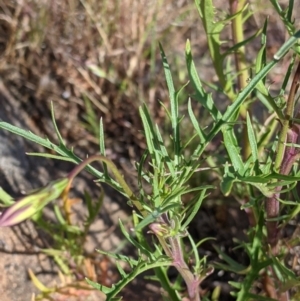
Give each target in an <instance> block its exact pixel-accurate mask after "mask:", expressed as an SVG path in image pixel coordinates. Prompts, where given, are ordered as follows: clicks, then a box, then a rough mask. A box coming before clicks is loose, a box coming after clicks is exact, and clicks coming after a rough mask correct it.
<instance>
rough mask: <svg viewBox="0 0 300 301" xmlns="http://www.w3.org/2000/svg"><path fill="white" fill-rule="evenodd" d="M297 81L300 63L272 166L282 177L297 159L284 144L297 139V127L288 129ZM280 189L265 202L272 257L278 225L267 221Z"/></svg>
mask: <svg viewBox="0 0 300 301" xmlns="http://www.w3.org/2000/svg"><path fill="white" fill-rule="evenodd" d="M299 81H300V63H298V67H297V70H296V73H295V75H294V78H293V82H292V85H291V90H290V93H289V97H288V100H287V107H286V112H285V119H284V120H282V129H281V132H280V135H279V141H278V146H277V155H276V159H275V164H274V170H275V172H279V173H280V174H283V175H288V174H289V173H290V171H291V168H292V166H293V164H294V162H295V160H296V159H297V158H298V156H297V155H296V153H295V149H294V147H287V146H286V143H297V140H298V137H299V126H297V125H295V124H294V125H293V126H292V127H290V122H291V120H292V119H293V115H294V106H295V94H296V93H297V90H298V87H299ZM281 189H282V188H281V186H278V187H277V188H276V191H275V193H274V194H273V196H272V197H270V198H268V199H267V200H266V214H267V235H268V242H269V243H270V245H271V248H272V250H273V254H274V255H276V253H277V248H276V245H277V242H278V234H279V231H278V223H277V221H274V220H273V221H270V220H269V221H268V219H276V218H277V217H278V216H279V210H280V206H279V200H278V199H279V198H280V191H281Z"/></svg>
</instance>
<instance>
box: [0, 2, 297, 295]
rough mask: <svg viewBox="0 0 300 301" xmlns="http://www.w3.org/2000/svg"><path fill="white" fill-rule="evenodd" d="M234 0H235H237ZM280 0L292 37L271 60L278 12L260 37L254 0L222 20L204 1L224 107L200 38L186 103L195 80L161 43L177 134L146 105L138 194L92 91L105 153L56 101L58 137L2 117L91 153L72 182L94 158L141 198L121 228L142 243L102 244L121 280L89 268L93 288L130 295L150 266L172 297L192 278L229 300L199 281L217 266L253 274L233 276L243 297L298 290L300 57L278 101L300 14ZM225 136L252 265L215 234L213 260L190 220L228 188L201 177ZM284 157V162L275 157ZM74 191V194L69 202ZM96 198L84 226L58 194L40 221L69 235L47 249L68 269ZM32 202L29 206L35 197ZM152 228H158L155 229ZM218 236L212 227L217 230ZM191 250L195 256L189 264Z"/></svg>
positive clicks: (106, 174)
mask: <svg viewBox="0 0 300 301" xmlns="http://www.w3.org/2000/svg"><path fill="white" fill-rule="evenodd" d="M229 2H230V5H233V4H232V3H233V2H232V1H229ZM271 2H272V4H273V6H274V8H275V10H276V12H277V13H278V14H279V15H280V16H281V18H282V22H283V24H284V25H285V27H286V29H287V32H288V33H289V34H290V38H289V39H288V40H287V41H286V42H285V43H284V44H283V45H282V46H281V47H280V49H279V50H278V51H277V52H276V53H275V55H274V56H273V58H272V59H270V60H269V62H268V59H267V53H266V51H267V50H266V38H267V28H268V22H267V21H265V23H264V27H263V28H262V29H261V30H258V31H257V32H256V33H255V34H254V35H253V36H251V37H250V38H247V39H246V38H244V37H243V34H242V29H243V26H244V24H245V22H246V20H247V19H248V18H249V17H250V16H251V15H252V12H251V11H250V9H249V6H248V5H246V4H245V3H244V2H243V1H240V4H241V3H242V4H243V5H242V7H239V9H237V10H236V11H235V12H233V13H232V14H231V15H230V16H227V17H225V18H224V19H221V18H217V17H218V15H217V14H216V12H215V9H214V6H213V1H212V0H203V1H200V0H196V1H195V3H196V9H197V10H198V12H199V16H200V19H201V21H202V23H203V27H204V30H205V33H206V37H207V43H208V48H209V52H210V55H211V59H212V62H213V66H214V69H215V72H216V75H217V77H218V81H219V85H220V86H219V89H220V90H221V92H222V94H223V95H224V96H226V97H227V99H228V100H229V101H230V102H231V103H230V105H229V106H227V108H226V109H225V110H223V111H221V110H220V109H218V102H217V99H215V98H214V97H213V96H212V95H213V94H212V93H211V92H210V91H209V90H208V89H205V87H204V84H203V82H202V81H201V78H200V77H199V75H198V70H197V68H196V64H195V61H194V59H193V56H192V49H191V45H190V42H189V41H187V43H186V48H185V57H186V67H187V74H188V76H189V80H190V83H191V85H190V86H192V89H193V94H192V95H191V98H190V99H189V100H188V101H187V100H186V99H184V102H180V99H181V97H182V94H181V92H182V91H183V90H184V89H185V86H184V87H179V88H176V87H175V85H174V80H173V74H172V72H171V66H170V65H169V63H168V60H167V55H166V54H165V52H164V50H163V47H162V45H159V48H160V53H161V59H162V64H163V69H164V73H165V79H166V84H167V89H168V92H169V106H167V105H166V104H164V109H165V112H166V116H167V121H168V122H169V124H170V127H171V132H170V133H169V137H167V135H166V134H165V133H163V131H162V129H161V127H160V125H158V124H156V123H155V122H154V121H153V118H152V117H151V112H149V110H148V107H147V105H146V104H143V105H142V106H141V107H140V111H139V113H140V116H141V120H142V124H143V133H144V136H145V140H146V144H147V150H146V151H145V154H144V156H143V157H142V158H141V159H140V161H139V164H137V179H136V182H137V184H138V185H137V186H138V188H139V191H138V193H136V194H135V193H134V192H133V191H132V189H131V188H130V187H129V185H128V184H127V182H126V180H125V179H124V178H123V176H122V175H121V173H120V171H119V170H118V169H117V167H116V166H115V165H114V163H113V162H112V161H111V160H110V159H108V158H107V157H106V155H105V143H104V128H103V123H102V120H101V121H100V125H99V129H98V128H96V126H97V120H96V116H95V115H94V114H93V111H92V106H91V103H90V102H89V101H88V100H86V106H87V111H89V112H90V113H89V115H88V116H86V121H87V124H88V126H90V127H91V129H92V131H93V132H94V134H95V135H97V138H99V150H100V153H101V155H95V156H92V157H90V158H88V159H86V160H83V161H82V160H80V158H78V157H77V156H76V155H75V154H74V152H73V150H70V149H68V148H67V146H66V144H65V143H64V141H63V138H62V137H61V135H60V133H59V130H58V128H57V126H56V124H55V118H54V111H53V110H52V116H53V122H54V125H55V130H56V134H57V137H58V141H59V144H58V145H56V144H55V143H53V142H51V141H49V140H48V139H42V138H40V137H38V136H36V135H34V134H33V133H30V132H27V131H25V130H23V129H19V128H17V127H15V126H12V125H10V124H7V123H5V122H0V128H2V129H5V130H8V131H10V132H11V133H14V134H17V135H20V136H23V137H24V138H26V139H28V140H31V141H33V142H35V143H38V144H40V145H43V146H44V147H45V148H48V149H50V150H52V151H55V152H56V153H57V154H58V155H55V156H54V155H49V154H32V155H42V156H44V157H47V158H54V159H60V160H66V161H71V162H73V163H75V164H79V165H78V166H77V167H76V168H75V169H74V170H73V171H72V172H71V173H70V174H69V175H68V176H67V177H66V179H67V180H68V181H70V182H71V181H72V180H73V178H74V177H75V176H76V175H77V174H78V173H79V172H80V171H81V170H82V169H83V168H86V169H87V170H88V171H89V172H90V173H92V174H93V175H94V176H95V177H96V178H97V180H98V181H100V182H103V183H106V184H109V185H110V186H112V187H113V188H114V189H115V190H116V191H118V192H119V193H121V194H122V195H124V196H125V197H126V199H127V201H128V202H129V204H130V205H131V206H133V207H134V211H133V213H132V221H133V225H134V229H132V230H128V229H126V227H125V226H124V225H123V224H122V222H121V221H120V223H119V227H120V229H121V231H122V233H123V235H124V237H125V239H126V240H127V241H128V242H129V243H130V244H131V245H132V246H133V247H134V248H135V249H136V251H137V252H136V255H135V256H136V258H132V257H129V256H125V255H120V254H113V253H110V252H104V251H101V250H99V252H100V253H102V254H105V255H106V256H109V257H111V258H114V259H115V260H116V267H117V270H118V272H119V275H120V280H119V281H118V282H117V283H116V284H114V285H112V286H111V287H107V286H105V285H102V284H101V283H96V282H93V281H91V280H89V279H87V282H88V283H89V284H90V285H91V286H92V287H93V288H95V289H97V290H100V291H102V292H103V293H104V294H106V297H107V299H106V300H107V301H112V300H120V298H121V297H120V296H121V295H122V289H123V288H124V287H125V286H126V285H128V283H130V282H131V281H133V280H134V279H135V278H136V277H137V276H138V275H139V274H142V273H144V272H145V271H149V270H150V271H152V273H153V277H152V279H155V280H157V281H159V283H160V285H161V286H162V288H163V289H164V291H165V292H164V295H165V299H166V300H173V301H179V300H182V298H183V293H182V292H183V291H184V289H185V288H186V290H187V297H188V299H189V300H190V301H200V300H219V297H220V292H219V290H218V288H216V289H215V290H214V291H213V292H212V294H211V295H209V294H206V295H205V296H200V292H199V285H201V284H202V282H203V280H204V279H205V278H207V277H208V276H209V275H210V274H212V273H213V271H214V269H221V270H224V271H230V272H233V273H234V274H236V275H239V276H240V277H242V278H238V279H242V281H232V282H231V283H230V284H231V286H232V292H231V293H232V295H234V296H235V297H236V300H238V301H247V300H274V298H275V297H276V298H277V299H276V300H286V299H284V298H285V297H284V296H287V294H288V290H289V289H290V288H291V283H297V281H299V279H298V278H297V277H296V276H295V274H294V272H293V271H292V270H291V269H289V268H287V267H286V266H285V264H284V255H285V253H286V250H285V249H284V248H283V247H282V246H281V245H280V239H281V238H280V236H279V229H280V228H282V227H284V226H285V225H286V223H287V222H288V221H290V220H291V219H293V218H294V217H295V215H296V214H297V213H298V212H299V210H300V209H299V202H298V201H293V200H290V199H289V198H292V197H293V196H294V195H295V185H296V183H297V181H299V179H300V177H299V172H298V170H297V166H296V165H295V163H296V162H297V160H298V159H299V158H300V155H299V154H300V153H299V149H298V145H297V142H299V139H300V137H299V126H298V124H297V122H298V120H299V116H298V115H299V114H298V113H297V114H294V105H295V95H296V92H297V89H298V86H299V79H300V67H298V69H297V70H296V72H295V76H294V78H293V81H292V87H291V91H290V93H289V97H288V100H287V104H286V106H285V105H284V104H282V103H281V102H278V99H279V98H280V97H282V96H283V91H285V89H286V87H287V83H288V80H289V77H290V76H291V74H292V70H293V68H294V65H295V62H296V56H297V54H298V53H299V44H298V39H299V37H300V31H296V28H295V27H294V23H293V22H292V17H291V16H292V10H293V1H290V4H289V7H288V8H287V9H286V10H285V11H284V10H282V8H281V6H280V5H279V3H278V2H277V1H275V0H274V1H271ZM232 8H233V7H232ZM230 22H231V23H232V26H233V27H232V30H233V32H234V45H232V46H231V47H230V48H229V50H227V51H223V48H222V47H221V46H222V41H221V33H222V30H223V29H224V28H225V27H226V26H227V25H228V24H229V23H230ZM258 36H260V37H261V48H260V50H259V51H258V53H257V56H256V58H254V61H253V62H252V63H251V64H248V65H247V64H246V61H245V52H244V51H245V49H244V48H245V47H246V46H247V45H248V44H249V43H250V42H251V41H252V40H253V39H254V38H255V37H258ZM289 51H291V52H293V54H292V56H291V58H290V64H289V67H288V71H287V75H286V77H285V78H284V81H283V83H282V86H281V88H280V92H279V95H276V96H272V95H271V94H270V92H269V89H268V87H267V86H266V80H265V78H266V76H267V75H268V74H269V73H270V72H271V70H272V69H273V68H274V67H275V66H276V65H277V64H278V63H279V61H280V60H281V59H282V58H283V57H284V56H285V55H286V54H287V53H288V52H289ZM232 55H233V56H234V57H235V61H236V62H237V63H236V66H235V67H234V66H233V65H232V64H231V63H230V60H229V56H232ZM226 60H227V61H226ZM239 63H241V64H242V65H243V67H241V66H242V65H241V64H239ZM224 66H225V68H224ZM253 66H255V74H254V75H253V77H252V78H251V80H250V81H248V82H245V80H244V79H245V76H246V75H247V73H248V71H249V69H250V68H251V67H253ZM94 70H96V69H94ZM99 76H100V75H99ZM235 80H236V81H237V82H238V85H237V86H238V89H237V91H236V90H235V89H234V83H235ZM254 95H255V96H256V97H257V98H258V99H259V100H260V101H261V103H262V104H263V105H264V106H265V108H266V110H267V112H268V114H270V116H273V119H274V120H273V121H272V122H270V123H266V124H260V123H259V122H258V121H255V122H254V117H252V115H255V112H252V111H251V107H250V106H249V103H251V102H252V101H253V96H254ZM179 103H181V105H186V106H187V112H188V117H185V116H184V115H181V113H180V110H179ZM193 103H198V104H200V105H201V107H202V109H204V110H206V111H207V112H208V113H209V114H210V116H211V121H210V123H209V124H207V126H206V127H205V128H204V127H203V126H202V125H201V124H200V122H199V120H198V119H197V118H198V117H197V116H198V114H196V112H195V111H194V110H193V106H192V104H193ZM276 119H278V120H280V122H281V124H282V129H281V130H280V132H279V134H278V136H279V138H277V137H276V136H275V135H274V132H275V130H276ZM187 120H188V122H190V124H191V127H192V128H193V133H190V134H189V136H187V135H186V133H185V132H184V131H185V128H184V124H185V123H184V121H187ZM136 130H139V129H136ZM268 131H269V132H268ZM266 133H267V134H266ZM270 133H271V134H270ZM217 135H221V137H222V142H223V144H222V151H223V153H225V152H226V153H227V155H226V156H223V161H222V162H221V163H222V166H214V167H217V168H218V174H219V176H220V183H219V185H220V188H221V192H222V193H223V194H224V195H225V196H230V197H231V198H233V199H234V198H235V199H236V200H238V201H239V202H240V205H241V208H242V209H245V210H246V211H247V213H248V216H249V220H251V223H250V228H249V230H248V240H247V241H239V242H238V247H239V248H240V249H243V251H244V252H245V254H247V256H248V259H249V264H248V265H247V266H246V265H244V264H241V263H240V262H238V260H236V259H233V258H231V257H230V256H228V255H227V254H226V252H225V251H224V250H222V249H221V248H220V247H219V246H218V245H215V250H216V252H217V253H218V254H219V255H220V257H221V259H222V262H218V263H214V262H210V260H209V258H206V257H203V258H201V257H200V256H199V254H198V250H197V247H198V245H199V244H200V243H201V242H199V243H197V242H196V241H194V239H193V237H192V236H191V235H190V233H189V228H188V226H189V225H190V224H191V222H192V221H193V219H194V218H195V216H196V214H197V212H198V211H199V210H200V209H201V206H202V205H203V203H204V202H205V199H206V198H208V196H209V193H210V192H211V191H212V189H217V188H218V187H214V186H212V185H206V184H205V183H203V184H202V185H200V186H197V187H191V186H190V180H191V178H192V177H194V176H195V175H196V174H197V173H198V171H199V170H200V171H201V167H202V165H201V164H202V163H203V161H205V160H203V153H204V152H205V151H206V149H207V147H208V146H209V145H210V144H212V143H213V139H214V138H216V136H217ZM192 142H193V143H192ZM170 145H171V147H170ZM266 145H271V147H270V149H271V151H270V152H264V151H263V150H264V149H263V148H264V147H265V146H266ZM244 150H246V151H244ZM219 153H221V150H219V152H217V153H216V154H212V155H211V157H212V158H213V160H214V159H215V158H217V156H218V154H219ZM274 157H275V165H273V164H272V162H273V161H274ZM95 160H99V161H101V162H102V163H103V171H99V170H96V169H95V168H92V167H91V166H90V165H89V164H90V163H91V162H92V161H95ZM213 160H212V161H213ZM207 161H208V159H207ZM216 161H217V160H216ZM208 164H209V162H208ZM110 173H112V175H113V176H111V174H110ZM54 183H56V182H54ZM68 183H69V182H68ZM145 186H148V187H149V186H150V187H151V193H146V189H145ZM50 187H53V185H52V186H50ZM45 189H46V192H47V193H48V194H49V193H50V194H51V197H49V195H48V194H47V201H46V202H43V203H42V205H41V206H38V210H41V207H43V206H45V205H46V203H48V202H50V201H53V200H54V199H55V198H57V197H58V196H59V195H61V196H62V197H66V191H63V192H61V191H59V193H58V191H57V190H55V191H50V192H49V186H48V189H47V188H44V189H42V190H41V191H42V192H45ZM36 197H37V193H36V192H35V194H34V193H33V194H30V195H29V196H27V197H26V198H27V199H30V200H32V199H36ZM220 198H221V196H220ZM186 199H188V202H186ZM67 200H68V199H67V198H65V201H67ZM241 200H242V201H241ZM3 202H4V203H5V204H6V205H9V199H8V198H7V196H5V195H4V196H3ZM86 203H87V210H88V217H87V219H86V221H85V228H84V230H81V229H80V228H78V227H75V226H74V225H72V224H71V223H70V222H69V220H68V210H67V209H66V210H65V212H61V211H60V209H59V208H58V207H57V206H56V205H55V206H54V211H55V215H56V219H57V221H58V225H51V224H47V223H46V222H43V220H42V219H40V218H38V217H37V218H36V221H37V224H38V225H39V226H40V227H42V228H44V229H45V230H46V231H48V232H49V233H51V232H55V231H56V232H57V233H58V235H53V237H54V239H55V240H56V242H57V246H58V247H57V249H56V250H54V249H51V250H45V252H46V253H47V254H49V255H51V256H53V257H54V258H55V260H56V262H57V263H58V265H59V266H60V268H61V270H62V271H64V273H66V274H67V273H69V272H70V271H69V268H68V263H67V261H66V260H63V255H62V254H63V253H62V251H64V250H67V249H68V250H71V251H70V252H71V253H72V256H73V257H76V258H80V256H82V249H80V248H79V249H78V248H76V246H77V245H78V241H80V240H84V237H85V236H86V235H87V231H88V228H89V226H90V225H91V224H92V223H93V221H94V220H95V219H96V218H97V213H98V211H99V210H101V205H102V198H101V200H99V201H98V202H97V203H95V204H93V202H92V200H91V199H90V197H89V196H88V195H86ZM15 204H17V203H15ZM15 204H13V205H12V206H11V207H10V208H11V210H13V209H14V206H15ZM25 205H26V206H27V205H28V203H26V204H25ZM280 206H281V208H282V209H284V214H282V212H283V211H280V210H279V209H280ZM3 216H5V215H3ZM26 217H27V216H26ZM28 217H29V216H28ZM145 229H147V230H148V232H146V231H144V230H145ZM62 233H63V234H64V235H62ZM149 235H152V236H153V240H151V241H150V240H149V239H147V236H149ZM186 238H188V240H189V250H188V249H186V248H185V247H184V244H183V240H184V239H186ZM208 239H209V238H206V240H208ZM74 244H75V245H74ZM189 261H190V262H192V264H188V263H189ZM120 262H125V263H126V265H127V267H128V270H129V271H128V270H125V269H124V268H123V267H121V264H120ZM171 266H173V267H175V269H176V270H177V273H178V279H179V280H177V281H176V282H175V283H172V282H171V281H170V279H169V278H168V269H169V268H170V267H171ZM262 278H264V279H265V280H266V281H268V283H269V285H268V286H269V287H266V285H265V286H264V285H262V286H261V290H260V291H259V290H257V289H256V282H257V281H259V280H262ZM274 296H275V297H274Z"/></svg>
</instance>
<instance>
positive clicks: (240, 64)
mask: <svg viewBox="0 0 300 301" xmlns="http://www.w3.org/2000/svg"><path fill="white" fill-rule="evenodd" d="M245 2H246V1H245V0H229V5H230V13H231V14H232V15H234V14H237V13H238V12H241V11H242V9H243V8H244V7H245ZM231 31H232V40H233V44H234V45H236V44H238V43H241V42H243V41H244V40H245V37H244V31H243V14H242V13H238V14H237V15H236V17H235V18H234V19H233V20H232V22H231ZM234 60H235V68H236V73H237V75H238V89H239V91H241V90H243V89H244V88H245V87H246V86H247V80H248V78H249V74H248V68H247V64H246V55H245V47H244V46H241V47H240V48H239V49H238V50H237V51H236V52H235V53H234ZM240 114H241V117H242V119H243V120H245V119H246V114H247V107H246V106H245V105H243V106H241V108H240ZM250 154H251V147H250V143H249V139H248V134H247V125H244V128H243V157H244V159H245V160H246V159H248V157H249V156H250Z"/></svg>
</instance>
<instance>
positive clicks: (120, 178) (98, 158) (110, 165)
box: [68, 155, 148, 217]
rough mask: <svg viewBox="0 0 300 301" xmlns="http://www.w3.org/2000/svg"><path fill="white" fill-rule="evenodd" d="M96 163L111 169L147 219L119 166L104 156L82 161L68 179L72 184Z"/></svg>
mask: <svg viewBox="0 0 300 301" xmlns="http://www.w3.org/2000/svg"><path fill="white" fill-rule="evenodd" d="M94 161H100V162H104V163H106V164H107V166H108V167H109V168H110V170H111V172H112V173H113V175H114V176H115V178H116V180H117V181H118V183H119V184H120V186H121V187H122V188H123V190H124V192H125V193H126V195H127V196H128V198H129V199H130V201H131V202H132V204H133V205H134V206H135V207H136V208H137V210H138V211H139V212H140V213H141V214H142V215H143V217H146V216H147V215H148V213H147V211H146V210H144V208H143V206H142V205H141V203H140V201H139V200H138V199H137V197H136V196H135V194H134V193H133V192H132V190H131V189H130V187H129V186H128V185H127V183H126V181H125V180H124V178H123V176H122V175H121V173H120V172H119V170H118V168H117V166H116V165H115V164H114V163H113V162H112V161H111V160H110V159H108V158H106V157H104V156H102V155H93V156H91V157H89V158H87V159H85V160H84V161H82V162H81V163H80V164H78V165H77V166H76V167H75V168H74V169H73V170H72V171H71V172H70V173H69V175H68V178H69V180H70V183H71V182H72V181H73V179H74V178H75V177H76V176H77V175H78V174H79V173H80V172H81V171H82V170H83V169H84V168H85V167H86V166H87V165H88V164H90V163H91V162H94Z"/></svg>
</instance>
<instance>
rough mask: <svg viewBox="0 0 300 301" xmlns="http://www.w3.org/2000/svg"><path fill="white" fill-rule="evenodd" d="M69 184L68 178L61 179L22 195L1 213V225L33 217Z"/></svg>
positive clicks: (13, 223) (11, 224) (6, 225)
mask: <svg viewBox="0 0 300 301" xmlns="http://www.w3.org/2000/svg"><path fill="white" fill-rule="evenodd" d="M68 185H69V179H68V178H63V179H59V180H56V181H53V182H50V183H49V184H48V185H47V186H45V187H43V188H41V189H38V190H35V191H33V192H32V193H31V194H29V195H26V196H24V197H22V198H21V199H19V200H18V201H16V202H15V203H14V204H13V205H12V206H10V207H8V208H7V209H5V210H4V211H3V212H2V214H1V215H0V227H10V226H14V225H16V224H18V223H20V222H23V221H24V220H26V219H28V218H30V217H32V216H33V215H34V214H35V213H37V212H38V211H39V210H41V209H42V208H43V207H45V206H46V205H47V204H48V203H49V202H51V201H53V200H55V199H57V198H58V197H60V195H61V194H62V193H63V192H64V190H65V189H66V188H67V187H68Z"/></svg>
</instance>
